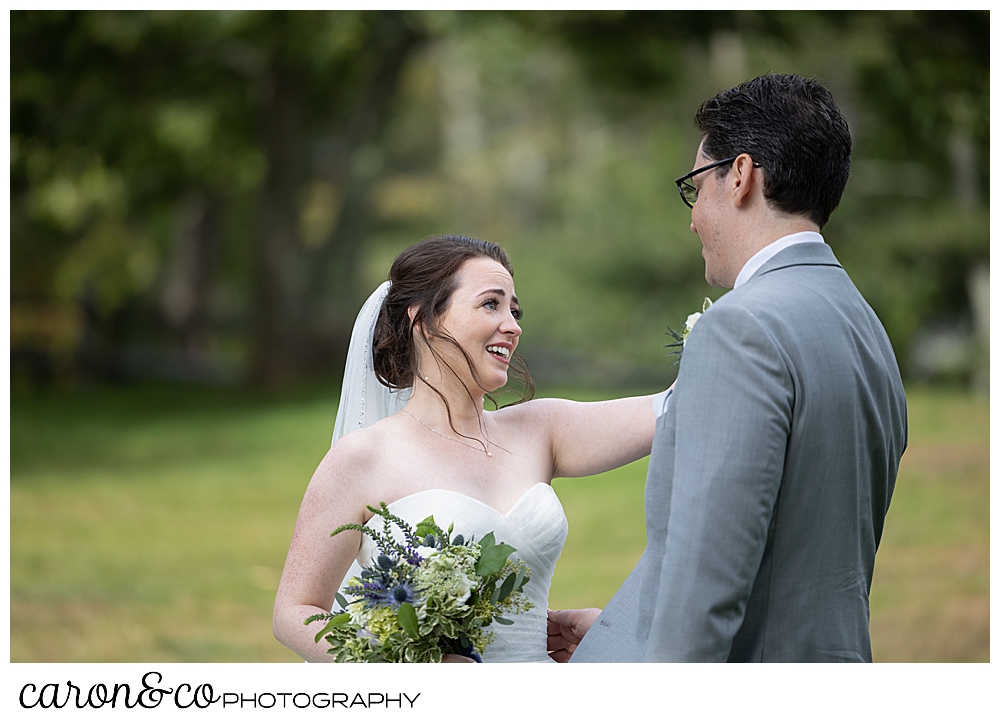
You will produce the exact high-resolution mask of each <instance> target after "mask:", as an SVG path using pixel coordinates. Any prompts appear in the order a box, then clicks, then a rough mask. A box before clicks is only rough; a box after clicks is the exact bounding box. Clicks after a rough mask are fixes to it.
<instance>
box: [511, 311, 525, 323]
mask: <svg viewBox="0 0 1000 723" xmlns="http://www.w3.org/2000/svg"><path fill="white" fill-rule="evenodd" d="M510 313H511V316H513V317H514V321H520V320H521V319H523V318H524V312H523V311H521V310H520V309H511V310H510Z"/></svg>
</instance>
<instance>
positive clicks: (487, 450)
mask: <svg viewBox="0 0 1000 723" xmlns="http://www.w3.org/2000/svg"><path fill="white" fill-rule="evenodd" d="M402 411H403V412H406V416H408V417H410V419H412V420H413V421H415V422H416V423H417V424H419V425H420V426H421V427H423V428H424V429H427V430H429V431H431V432H434V434H436V435H437V436H439V437H441V438H443V439H447V440H449V441H451V442H457V443H458V444H460V445H462V446H463V447H468V448H469V449H475V450H476V451H478V450H479V448H478V447H473V446H472V445H471V444H469V443H468V442H464V441H462V440H461V439H455V438H454V437H449V436H448V435H446V434H441V433H440V432H439V431H437V430H436V429H434V428H433V427H428V426H427V425H426V424H424V423H423V422H421V421H420V420H419V419H417V418H416V417H414V416H413V415H412V414H410V413H409V412H407V411H406V409H403V410H402ZM483 448H484V449H483V451H484V452H486V456H487V457H492V456H493V453H492V452H490V448H489V440H486V441H485V442H483Z"/></svg>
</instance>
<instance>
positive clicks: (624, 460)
mask: <svg viewBox="0 0 1000 723" xmlns="http://www.w3.org/2000/svg"><path fill="white" fill-rule="evenodd" d="M529 405H530V407H531V408H530V414H531V424H532V426H535V425H537V428H538V429H539V431H540V433H541V434H542V435H543V437H542V438H543V439H548V440H549V445H550V449H551V454H552V476H553V477H585V476H587V475H592V474H599V473H601V472H606V471H608V470H609V469H614V468H615V467H621V466H622V465H624V464H628V463H629V462H634V461H635V460H637V459H641V458H642V457H645V456H646V455H648V454H649V450H650V447H651V446H652V443H653V431H654V429H655V427H656V416H655V413H654V410H653V396H646V397H627V398H625V399H611V400H608V401H605V402H573V401H570V400H568V399H537V400H532V401H531V402H528V403H526V404H525V407H528V406H529ZM528 411H529V410H528V409H525V412H528Z"/></svg>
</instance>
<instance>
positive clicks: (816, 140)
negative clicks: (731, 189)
mask: <svg viewBox="0 0 1000 723" xmlns="http://www.w3.org/2000/svg"><path fill="white" fill-rule="evenodd" d="M695 125H697V126H698V130H700V131H701V132H702V136H703V138H704V146H703V147H702V152H703V153H704V154H705V155H706V156H707V157H708V158H711V159H714V160H721V159H723V158H729V157H730V156H738V155H740V154H741V153H747V154H749V155H750V157H751V158H753V160H754V161H755V162H756V163H759V164H760V165H761V168H762V170H763V172H764V198H766V199H767V200H768V201H770V202H771V203H772V204H773V205H774V207H775V208H777V209H778V210H781V211H784V212H786V213H793V214H803V215H806V216H808V217H809V218H810V219H812V220H813V221H815V222H816V224H817V225H819V226H820V228H822V227H823V226H824V225H825V224H826V222H827V221H828V220H829V218H830V214H831V213H833V210H834V209H835V208H836V207H837V205H838V204H839V203H840V197H841V196H842V195H843V193H844V187H845V186H846V185H847V178H848V176H849V175H850V172H851V133H850V131H849V130H848V127H847V121H846V120H845V119H844V116H843V115H842V114H841V112H840V109H839V108H838V107H837V103H836V101H835V100H834V98H833V94H832V93H831V92H830V91H829V90H827V89H826V88H825V87H824V86H823V85H822V84H821V83H820V82H819V81H818V80H815V79H813V78H803V77H802V76H799V75H778V74H775V73H769V74H767V75H762V76H760V77H759V78H754V79H753V80H748V81H747V82H745V83H743V84H741V85H738V86H736V87H735V88H731V89H730V90H726V91H723V92H722V93H719V94H718V95H717V96H715V97H714V98H710V99H709V100H706V101H705V102H704V103H702V105H701V108H699V109H698V112H697V114H696V115H695ZM728 171H729V167H728V166H721V167H720V168H719V171H718V172H719V173H720V174H725V173H727V172H728Z"/></svg>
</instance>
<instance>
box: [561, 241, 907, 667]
mask: <svg viewBox="0 0 1000 723" xmlns="http://www.w3.org/2000/svg"><path fill="white" fill-rule="evenodd" d="M906 434H907V430H906V399H905V397H904V395H903V385H902V382H901V380H900V377H899V369H898V367H897V364H896V358H895V356H894V354H893V351H892V347H891V346H890V344H889V339H888V337H887V336H886V333H885V330H884V329H883V328H882V325H881V323H879V320H878V318H877V317H876V316H875V313H874V312H873V311H872V309H871V307H869V306H868V304H867V303H866V302H865V300H864V299H863V298H862V297H861V294H860V293H859V292H858V290H857V289H856V288H855V287H854V284H852V283H851V280H850V279H849V278H848V276H847V274H846V273H845V272H844V270H843V268H841V266H840V264H839V263H838V262H837V259H836V258H835V257H834V255H833V252H832V251H831V250H830V247H829V246H827V245H826V244H818V243H805V244H797V245H794V246H790V247H788V248H786V249H784V250H782V251H780V252H779V253H777V254H776V255H775V256H774V257H773V258H771V259H770V260H769V261H768V262H767V263H766V264H764V266H762V267H761V268H760V269H759V270H758V271H757V273H756V274H754V275H753V277H751V279H750V280H749V281H748V282H747V283H746V284H744V285H742V286H741V287H740V288H739V289H736V290H734V291H732V292H730V293H728V294H726V295H725V296H723V297H722V298H721V299H720V300H719V301H717V302H716V303H715V304H714V305H713V306H712V307H711V308H710V309H709V310H708V311H707V312H706V313H705V314H704V315H703V316H702V317H701V319H700V320H699V321H698V323H697V325H696V326H695V327H694V330H693V331H692V332H691V335H690V336H689V337H688V341H687V346H686V347H685V349H684V353H683V356H682V361H681V366H680V371H679V373H678V376H677V384H676V386H675V388H674V392H673V395H672V397H671V399H670V404H669V407H668V409H667V412H666V413H665V414H664V415H663V416H661V417H660V419H659V420H658V422H657V428H656V436H655V438H654V441H653V450H652V455H651V457H650V460H649V474H648V477H647V480H646V500H645V505H646V534H647V547H646V551H645V553H644V554H643V556H642V559H641V560H640V561H639V563H638V565H637V566H636V568H635V570H633V571H632V574H631V575H630V576H629V578H628V579H627V580H626V582H625V584H624V585H623V586H622V588H621V589H620V590H619V591H618V593H617V594H616V595H615V596H614V598H613V599H612V600H611V602H610V603H609V604H608V605H607V607H606V608H605V609H604V612H603V613H602V614H601V616H600V618H599V619H598V621H597V622H596V623H595V624H594V626H593V627H592V628H591V629H590V632H588V633H587V635H586V637H585V638H584V639H583V641H582V642H581V644H580V646H579V648H577V651H576V653H574V655H573V658H572V660H573V661H574V662H633V661H634V662H638V661H650V662H668V661H719V662H721V661H871V642H870V638H869V634H868V618H869V611H868V593H869V591H870V589H871V582H872V571H873V568H874V565H875V550H876V548H877V547H878V544H879V540H880V538H881V536H882V524H883V521H884V519H885V513H886V510H887V508H888V506H889V500H890V498H891V496H892V490H893V485H894V483H895V480H896V470H897V468H898V466H899V459H900V457H901V456H902V454H903V450H904V449H905V448H906Z"/></svg>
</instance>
